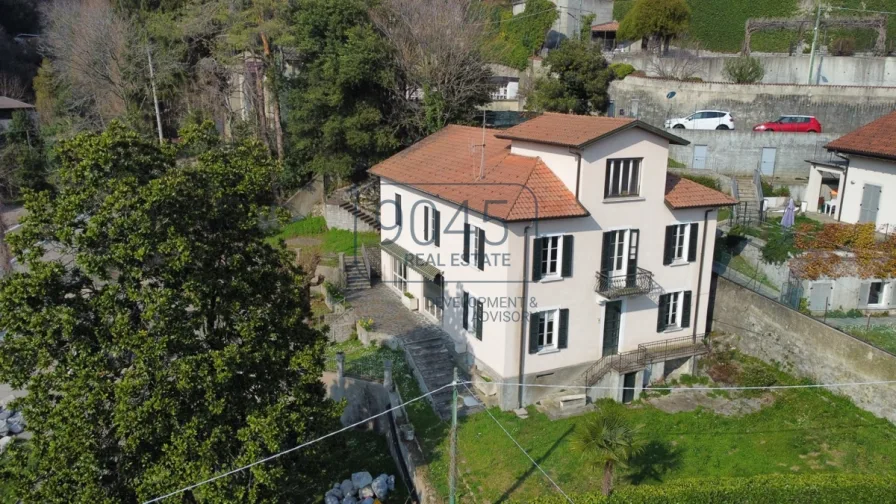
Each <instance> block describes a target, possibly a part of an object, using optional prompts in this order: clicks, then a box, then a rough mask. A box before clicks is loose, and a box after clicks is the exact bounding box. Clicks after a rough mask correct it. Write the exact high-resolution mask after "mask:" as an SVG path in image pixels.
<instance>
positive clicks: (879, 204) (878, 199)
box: [806, 112, 896, 234]
mask: <svg viewBox="0 0 896 504" xmlns="http://www.w3.org/2000/svg"><path fill="white" fill-rule="evenodd" d="M825 149H826V150H827V151H828V156H827V157H826V158H825V159H813V160H808V163H809V165H810V171H809V183H808V186H807V188H806V194H807V198H806V199H807V209H806V210H807V211H809V212H818V213H824V214H827V215H829V216H831V217H833V218H835V219H837V220H839V221H843V222H848V223H851V224H856V223H869V222H870V223H874V224H875V226H876V228H877V230H878V231H880V232H882V233H887V234H889V233H891V232H893V230H894V229H896V112H892V113H890V114H888V115H885V116H883V117H881V118H880V119H877V120H875V121H872V122H870V123H868V124H866V125H865V126H862V127H861V128H859V129H857V130H855V131H852V132H850V133H847V134H846V135H843V136H842V137H840V138H837V139H836V140H834V141H832V142H830V143H828V144H827V145H825Z"/></svg>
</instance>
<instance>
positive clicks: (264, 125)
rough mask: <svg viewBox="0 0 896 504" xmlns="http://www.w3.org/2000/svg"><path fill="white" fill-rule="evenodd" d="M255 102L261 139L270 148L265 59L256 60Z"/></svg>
mask: <svg viewBox="0 0 896 504" xmlns="http://www.w3.org/2000/svg"><path fill="white" fill-rule="evenodd" d="M255 104H256V105H257V106H258V129H259V130H261V131H259V136H260V137H261V141H262V142H264V144H265V145H267V146H268V148H270V146H271V144H270V142H268V113H267V110H265V109H266V108H267V107H265V100H264V60H263V59H262V60H261V61H256V66H255Z"/></svg>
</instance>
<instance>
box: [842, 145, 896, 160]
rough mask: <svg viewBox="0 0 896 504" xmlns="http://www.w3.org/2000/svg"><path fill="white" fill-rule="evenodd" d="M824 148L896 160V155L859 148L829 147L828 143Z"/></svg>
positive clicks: (855, 154)
mask: <svg viewBox="0 0 896 504" xmlns="http://www.w3.org/2000/svg"><path fill="white" fill-rule="evenodd" d="M824 148H825V149H826V150H829V151H833V152H836V153H841V154H852V155H854V156H862V157H869V158H875V159H885V160H887V161H896V155H890V154H880V153H876V152H867V151H860V150H857V149H843V148H839V147H828V146H827V145H825V147H824Z"/></svg>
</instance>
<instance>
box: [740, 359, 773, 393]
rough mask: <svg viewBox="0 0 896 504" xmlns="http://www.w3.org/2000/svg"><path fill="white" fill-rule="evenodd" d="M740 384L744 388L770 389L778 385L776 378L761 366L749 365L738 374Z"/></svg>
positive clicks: (756, 364) (769, 370)
mask: <svg viewBox="0 0 896 504" xmlns="http://www.w3.org/2000/svg"><path fill="white" fill-rule="evenodd" d="M740 382H741V384H742V385H743V386H744V387H771V386H772V385H774V384H776V383H778V377H777V376H775V372H774V371H772V370H771V369H769V368H768V367H766V366H765V365H763V364H759V363H749V364H745V365H744V367H743V370H742V371H741V373H740Z"/></svg>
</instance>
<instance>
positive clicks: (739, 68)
mask: <svg viewBox="0 0 896 504" xmlns="http://www.w3.org/2000/svg"><path fill="white" fill-rule="evenodd" d="M722 75H724V76H725V78H726V79H728V80H730V81H731V82H735V83H737V84H753V83H756V82H759V81H761V80H762V77H763V76H765V68H763V67H762V62H761V61H759V59H757V58H754V57H752V56H741V57H738V58H729V59H727V60H726V61H725V68H724V69H723V70H722Z"/></svg>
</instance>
